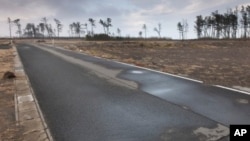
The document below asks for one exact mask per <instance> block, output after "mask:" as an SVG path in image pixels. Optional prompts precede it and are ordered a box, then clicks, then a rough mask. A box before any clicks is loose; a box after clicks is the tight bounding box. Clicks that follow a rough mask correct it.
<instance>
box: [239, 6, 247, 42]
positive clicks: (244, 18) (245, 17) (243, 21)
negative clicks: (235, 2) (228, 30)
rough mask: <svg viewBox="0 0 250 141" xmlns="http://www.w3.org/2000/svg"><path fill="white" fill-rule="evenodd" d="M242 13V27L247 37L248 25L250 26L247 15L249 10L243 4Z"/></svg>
mask: <svg viewBox="0 0 250 141" xmlns="http://www.w3.org/2000/svg"><path fill="white" fill-rule="evenodd" d="M240 12H241V15H242V19H241V21H240V22H241V24H242V28H243V35H242V36H243V38H247V26H248V17H247V12H246V10H245V7H244V6H242V7H241V11H240Z"/></svg>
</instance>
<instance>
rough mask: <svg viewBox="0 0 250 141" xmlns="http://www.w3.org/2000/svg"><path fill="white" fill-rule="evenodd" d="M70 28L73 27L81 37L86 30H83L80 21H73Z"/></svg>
mask: <svg viewBox="0 0 250 141" xmlns="http://www.w3.org/2000/svg"><path fill="white" fill-rule="evenodd" d="M70 28H72V29H73V31H74V33H75V34H76V35H77V36H78V37H79V38H80V37H81V33H82V32H84V31H83V30H82V24H81V23H80V22H73V23H72V24H70Z"/></svg>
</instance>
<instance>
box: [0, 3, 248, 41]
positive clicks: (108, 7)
mask: <svg viewBox="0 0 250 141" xmlns="http://www.w3.org/2000/svg"><path fill="white" fill-rule="evenodd" d="M248 4H249V5H250V2H249V0H0V36H1V37H3V36H8V35H9V31H8V24H7V18H8V17H10V18H11V19H13V20H14V19H17V18H19V19H21V24H22V28H24V27H25V25H26V24H27V23H35V24H38V23H39V22H41V18H42V17H47V18H48V19H49V23H51V24H52V25H54V21H53V19H54V18H57V19H59V20H60V21H61V22H62V24H63V32H62V33H61V34H62V35H64V36H68V30H69V24H70V23H72V22H81V23H82V24H84V23H88V19H89V18H93V19H95V20H96V28H95V29H94V30H95V33H102V32H103V28H102V26H101V25H100V24H99V23H98V22H99V20H100V19H106V18H108V17H109V18H111V19H112V25H113V26H112V27H111V32H112V33H113V32H114V33H116V31H117V28H120V29H121V33H122V36H136V37H137V36H138V32H139V31H142V25H143V24H146V25H147V28H148V36H157V34H156V32H154V31H153V28H154V27H156V26H157V24H158V23H161V24H162V36H164V37H171V38H178V37H179V36H178V31H177V22H179V21H182V20H183V19H187V21H188V24H189V32H188V38H195V37H196V35H195V32H194V28H193V27H194V24H193V23H194V21H195V17H196V16H197V15H200V14H201V15H204V16H206V15H209V14H210V13H211V12H214V11H215V10H219V12H225V11H226V10H227V9H228V8H234V7H236V6H239V5H248ZM13 30H14V31H13V34H14V35H15V30H16V27H15V26H13Z"/></svg>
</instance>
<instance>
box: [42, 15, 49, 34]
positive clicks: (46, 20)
mask: <svg viewBox="0 0 250 141" xmlns="http://www.w3.org/2000/svg"><path fill="white" fill-rule="evenodd" d="M41 22H42V23H43V24H44V27H45V28H44V29H46V31H47V34H48V36H50V29H49V25H48V19H47V18H46V17H43V18H42V19H41ZM43 35H44V34H43Z"/></svg>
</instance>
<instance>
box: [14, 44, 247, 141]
mask: <svg viewBox="0 0 250 141" xmlns="http://www.w3.org/2000/svg"><path fill="white" fill-rule="evenodd" d="M17 49H18V52H19V54H20V57H21V60H22V61H23V64H24V67H25V71H26V73H27V74H28V76H29V79H30V81H31V84H32V87H33V89H34V91H35V94H36V96H37V99H38V102H39V105H40V107H41V109H42V112H43V113H44V115H45V119H46V121H47V124H48V126H49V128H50V130H51V132H52V135H53V137H54V139H55V140H57V141H69V140H72V141H82V140H84V141H99V140H103V141H113V140H117V141H142V140H143V141H161V140H162V141H164V140H179V141H182V140H185V141H196V140H209V139H210V140H212V139H213V140H228V133H229V131H228V126H229V125H230V124H249V123H250V120H249V119H250V104H249V101H250V96H249V95H246V94H240V93H237V92H232V91H228V90H224V89H221V88H216V87H212V86H206V85H203V84H200V83H197V82H192V81H189V80H185V79H181V78H176V77H173V76H169V75H164V74H161V73H156V72H152V71H149V70H145V69H140V68H136V67H133V66H129V65H125V64H120V63H116V62H112V61H107V60H104V59H99V58H94V57H90V56H87V55H83V54H79V53H73V52H70V51H66V50H62V49H58V48H51V47H45V46H43V47H41V46H40V47H38V46H34V45H29V44H21V45H18V47H17Z"/></svg>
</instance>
